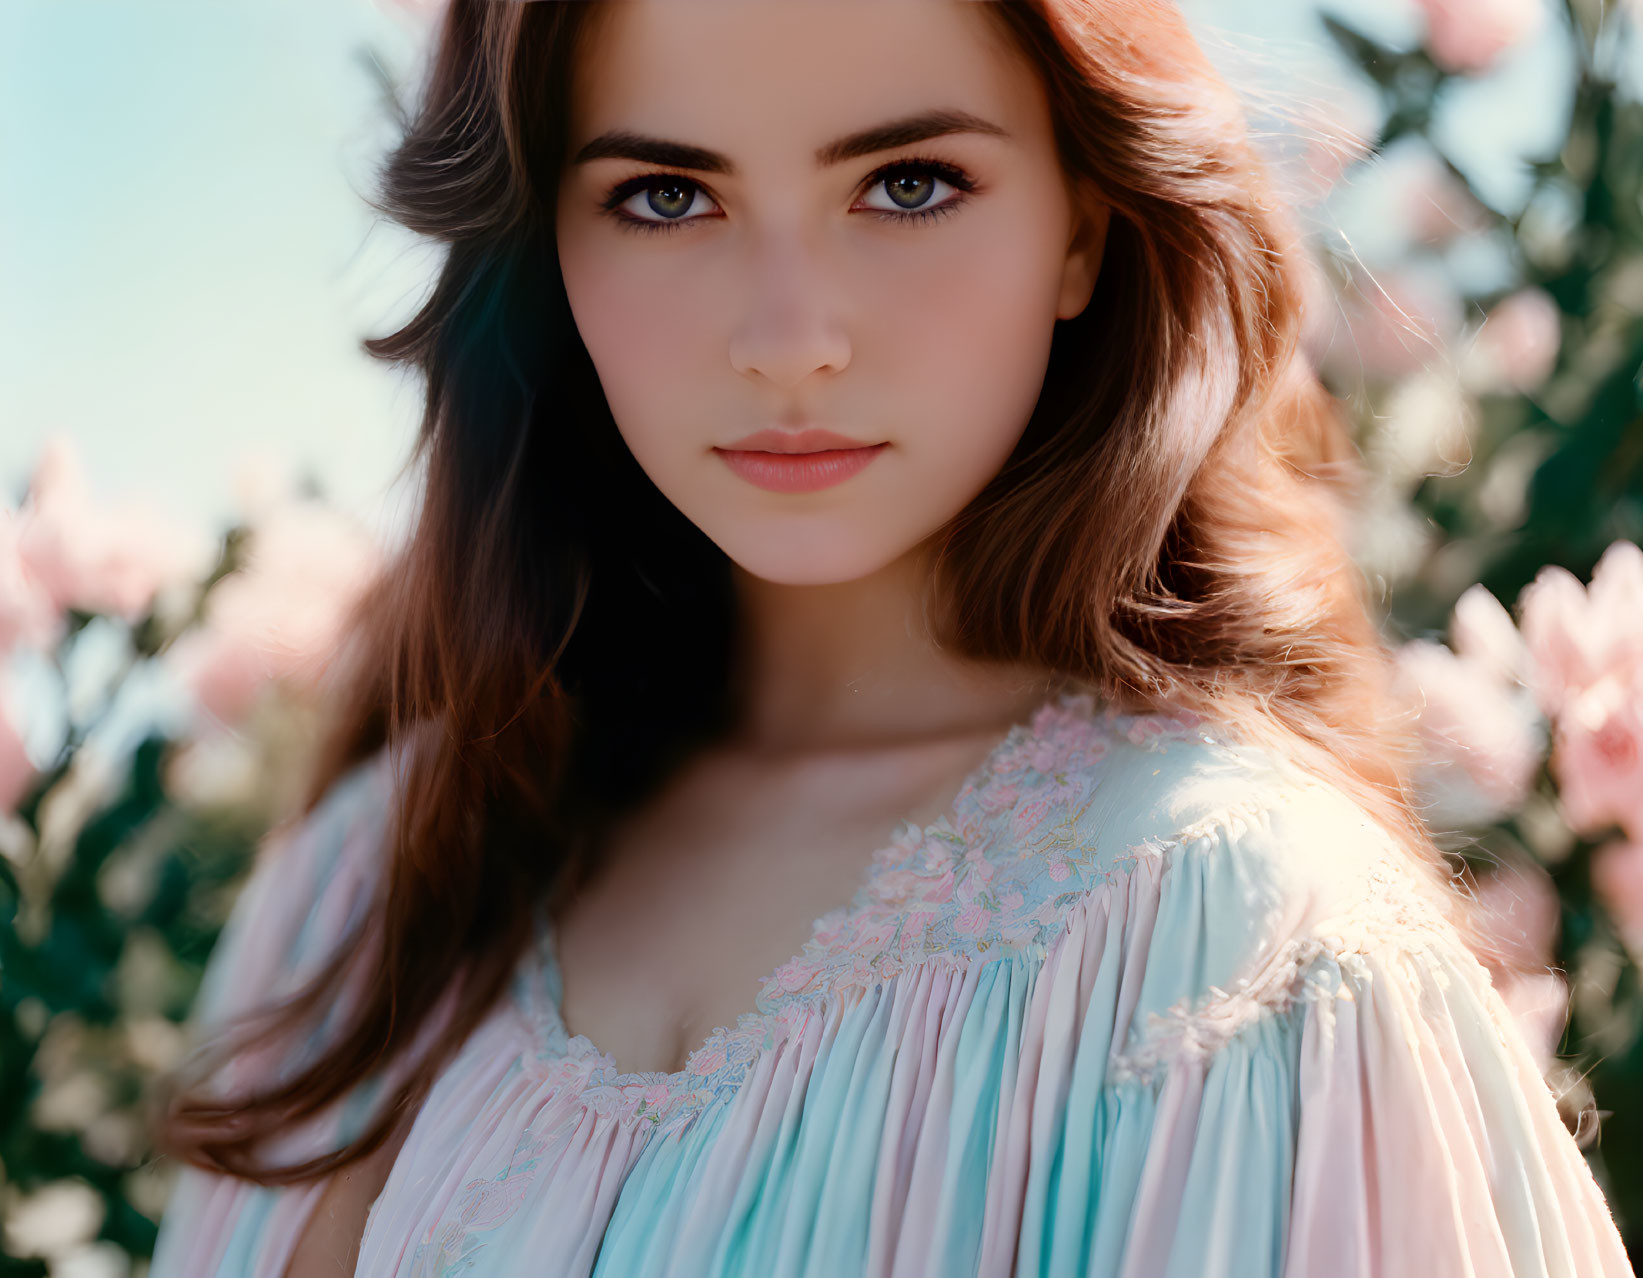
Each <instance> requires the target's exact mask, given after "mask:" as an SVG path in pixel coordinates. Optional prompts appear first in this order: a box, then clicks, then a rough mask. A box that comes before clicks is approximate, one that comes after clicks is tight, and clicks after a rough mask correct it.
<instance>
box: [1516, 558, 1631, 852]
mask: <svg viewBox="0 0 1643 1278" xmlns="http://www.w3.org/2000/svg"><path fill="white" fill-rule="evenodd" d="M1518 606H1519V610H1520V612H1521V614H1522V618H1523V635H1524V639H1525V641H1526V642H1527V645H1528V650H1529V665H1530V678H1531V683H1532V685H1533V687H1534V690H1535V695H1536V697H1537V698H1538V700H1539V702H1540V704H1541V706H1542V707H1543V708H1544V709H1545V710H1546V712H1547V713H1548V714H1549V715H1551V716H1552V717H1553V719H1554V722H1555V725H1556V728H1555V738H1554V746H1553V751H1552V771H1553V774H1554V775H1555V776H1556V777H1557V781H1558V789H1559V797H1560V798H1561V800H1562V802H1563V808H1564V815H1565V816H1566V817H1567V819H1568V821H1569V823H1570V825H1571V826H1573V827H1574V828H1575V829H1576V830H1577V831H1581V832H1584V833H1593V832H1596V831H1599V830H1602V829H1603V828H1605V827H1607V826H1608V825H1610V824H1618V825H1620V826H1621V827H1622V828H1623V829H1625V830H1626V831H1627V832H1628V833H1629V834H1631V835H1632V837H1634V838H1635V837H1638V836H1639V835H1643V550H1639V549H1638V547H1637V546H1635V545H1633V544H1632V543H1631V542H1626V541H1617V542H1615V543H1614V544H1612V545H1611V546H1610V547H1609V548H1608V549H1607V550H1606V551H1604V552H1603V557H1602V558H1601V559H1599V560H1598V563H1597V567H1596V568H1595V569H1594V570H1593V572H1592V581H1591V585H1590V586H1589V587H1585V588H1583V587H1582V586H1581V584H1580V582H1579V581H1578V580H1577V579H1576V578H1575V576H1574V575H1573V574H1572V573H1570V572H1568V571H1567V570H1566V569H1563V568H1559V567H1556V566H1548V567H1546V568H1543V569H1541V570H1540V572H1539V573H1538V574H1537V575H1536V577H1535V579H1534V581H1532V582H1531V583H1530V584H1529V585H1528V587H1526V588H1525V590H1524V592H1523V594H1522V596H1521V597H1520V599H1519V604H1518Z"/></svg>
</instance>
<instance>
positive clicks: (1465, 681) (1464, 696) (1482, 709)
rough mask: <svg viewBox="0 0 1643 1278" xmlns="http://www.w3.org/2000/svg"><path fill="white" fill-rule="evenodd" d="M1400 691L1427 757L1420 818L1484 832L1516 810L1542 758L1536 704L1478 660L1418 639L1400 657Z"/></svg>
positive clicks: (1543, 742)
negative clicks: (1415, 720)
mask: <svg viewBox="0 0 1643 1278" xmlns="http://www.w3.org/2000/svg"><path fill="white" fill-rule="evenodd" d="M1396 677H1397V683H1398V687H1399V690H1400V692H1401V693H1402V695H1403V696H1404V698H1405V699H1406V701H1407V703H1408V704H1410V705H1412V706H1414V707H1415V710H1416V714H1417V716H1418V723H1419V728H1420V735H1421V741H1422V743H1423V745H1424V747H1425V750H1426V757H1425V761H1424V766H1423V771H1422V774H1421V789H1422V791H1423V800H1424V803H1425V809H1424V815H1425V816H1426V817H1427V819H1428V821H1430V822H1432V823H1433V824H1435V825H1451V824H1452V825H1462V826H1465V825H1481V824H1484V823H1486V822H1488V821H1492V820H1496V819H1497V818H1499V817H1500V816H1501V815H1503V814H1505V813H1507V812H1510V811H1513V810H1514V809H1516V808H1517V807H1519V806H1520V805H1521V804H1522V802H1523V800H1524V798H1525V797H1526V796H1527V794H1528V791H1529V787H1530V786H1531V785H1532V784H1533V781H1534V777H1535V773H1536V771H1537V770H1538V768H1539V766H1540V761H1541V759H1542V758H1543V757H1544V754H1545V738H1544V732H1543V729H1542V726H1541V722H1540V717H1539V715H1538V714H1537V713H1536V708H1535V704H1534V699H1533V696H1532V695H1531V694H1530V693H1529V692H1528V690H1527V689H1525V688H1523V687H1521V686H1519V685H1515V684H1511V683H1508V682H1505V681H1503V680H1501V679H1499V678H1497V677H1496V676H1495V673H1494V671H1493V670H1492V669H1491V667H1490V666H1488V665H1487V664H1485V663H1484V662H1483V661H1481V660H1475V659H1468V658H1466V657H1462V656H1459V655H1457V654H1456V653H1454V652H1451V651H1450V650H1449V649H1448V648H1446V647H1445V646H1444V645H1443V644H1440V643H1433V642H1431V641H1430V640H1425V639H1416V640H1412V641H1411V642H1409V643H1407V644H1405V645H1403V647H1402V648H1401V649H1399V651H1398V659H1397V670H1396Z"/></svg>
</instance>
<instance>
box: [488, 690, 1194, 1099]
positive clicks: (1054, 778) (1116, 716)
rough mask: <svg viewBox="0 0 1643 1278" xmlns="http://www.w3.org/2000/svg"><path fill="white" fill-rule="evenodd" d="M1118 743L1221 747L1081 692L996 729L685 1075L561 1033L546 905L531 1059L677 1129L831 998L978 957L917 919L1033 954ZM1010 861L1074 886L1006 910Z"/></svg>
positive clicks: (528, 982) (1001, 948) (526, 990)
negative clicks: (946, 794)
mask: <svg viewBox="0 0 1643 1278" xmlns="http://www.w3.org/2000/svg"><path fill="white" fill-rule="evenodd" d="M1115 736H1116V737H1119V738H1122V739H1124V740H1127V741H1129V742H1130V743H1131V744H1133V745H1136V746H1140V747H1141V748H1144V749H1163V748H1165V746H1166V744H1167V743H1168V742H1170V741H1176V740H1183V739H1201V740H1204V741H1210V742H1213V741H1215V740H1216V739H1217V738H1215V737H1212V736H1210V735H1209V734H1207V733H1205V732H1204V731H1203V729H1202V720H1200V719H1199V718H1198V717H1197V716H1195V715H1192V714H1190V713H1188V712H1184V711H1178V712H1176V713H1174V714H1162V713H1157V712H1152V713H1138V714H1125V713H1120V712H1118V711H1117V710H1116V709H1115V708H1114V707H1112V706H1107V705H1101V706H1098V705H1097V703H1096V700H1095V697H1094V695H1093V694H1092V693H1090V692H1076V691H1075V692H1062V693H1060V694H1057V695H1056V696H1053V697H1052V698H1050V699H1049V700H1048V701H1046V702H1044V703H1043V704H1041V705H1040V706H1039V707H1038V708H1037V709H1036V710H1035V711H1034V712H1033V713H1032V715H1031V716H1030V717H1029V718H1028V720H1027V721H1026V722H1024V723H1017V724H1015V725H1014V726H1013V727H1011V728H1010V729H1009V731H1008V732H1006V733H1005V734H1004V736H1003V737H1002V738H1001V739H1000V740H999V741H998V743H997V744H996V745H995V746H994V747H993V748H992V750H991V751H989V753H988V754H987V756H986V758H985V759H983V760H982V762H981V763H980V764H979V765H978V766H977V767H976V768H975V769H973V770H972V771H971V772H970V774H969V775H968V777H966V779H965V780H964V782H963V783H962V784H961V785H960V787H959V790H958V793H957V794H956V795H955V797H954V799H953V801H952V803H951V804H949V806H948V809H947V811H946V812H944V813H943V814H942V815H940V816H938V817H937V818H936V819H935V820H934V821H932V822H930V823H929V824H928V825H924V826H920V825H918V824H917V823H916V822H914V821H912V820H910V819H903V820H902V822H901V823H900V824H899V825H898V826H897V828H896V830H895V833H894V834H893V836H892V837H891V840H890V842H889V843H888V844H886V845H885V846H884V847H882V848H880V849H879V850H878V851H876V852H875V853H874V854H873V856H872V858H871V859H870V861H869V863H868V866H867V869H866V871H865V872H864V874H863V875H862V876H861V878H860V879H859V880H858V883H857V886H856V888H855V891H854V892H853V894H852V896H851V898H850V900H849V901H848V902H847V903H845V904H844V905H841V906H839V907H837V908H835V909H833V910H831V911H829V912H828V913H826V914H823V915H821V916H820V917H819V918H817V919H815V920H814V921H813V922H812V924H811V929H810V936H809V939H808V940H807V941H806V942H805V944H804V948H803V949H802V950H801V951H800V952H799V953H798V954H796V955H794V956H793V957H792V958H790V959H788V960H787V961H786V962H784V963H782V964H780V965H779V966H778V967H777V968H776V969H775V970H774V971H772V972H771V973H770V974H769V975H768V976H766V977H765V978H764V979H763V980H762V981H761V982H760V985H759V990H758V993H757V995H756V996H755V999H754V1006H753V1009H752V1010H750V1011H746V1012H743V1013H741V1015H740V1016H739V1017H738V1018H737V1020H736V1022H735V1023H734V1024H732V1025H728V1026H719V1027H717V1028H715V1029H714V1030H713V1032H712V1033H711V1034H709V1035H708V1037H707V1038H706V1040H704V1041H703V1042H702V1043H701V1044H699V1045H698V1046H697V1047H696V1048H695V1049H694V1050H693V1051H692V1052H691V1053H690V1055H689V1056H688V1057H687V1058H686V1061H685V1065H684V1068H682V1069H679V1070H674V1071H666V1070H640V1071H630V1072H622V1071H619V1070H618V1069H617V1067H616V1062H615V1060H614V1059H613V1058H612V1057H611V1056H610V1055H608V1054H607V1053H606V1052H604V1051H603V1050H602V1049H600V1048H599V1047H598V1046H597V1045H596V1044H595V1043H594V1042H593V1041H592V1040H591V1039H589V1038H588V1037H587V1036H586V1035H584V1034H571V1033H570V1032H569V1031H568V1030H567V1028H566V1026H565V1023H564V1021H563V1019H562V1018H561V1015H560V1013H559V999H560V998H561V997H562V994H563V984H562V978H561V976H560V971H559V966H558V960H557V953H556V948H555V943H554V935H553V927H552V924H551V921H550V919H549V917H548V914H547V911H546V910H545V909H543V910H540V911H539V912H538V916H537V919H538V924H537V942H536V945H535V946H534V947H533V950H532V951H531V953H530V954H529V956H528V961H527V962H526V963H525V964H523V965H522V966H521V969H520V971H519V972H518V973H517V974H516V977H515V986H514V999H515V1004H516V1007H517V1008H518V1009H519V1010H520V1011H521V1012H523V1014H524V1016H525V1018H526V1020H527V1022H528V1025H527V1028H528V1030H529V1038H530V1040H531V1046H532V1048H533V1053H531V1054H528V1055H527V1064H528V1065H529V1066H530V1067H531V1068H534V1069H535V1070H537V1071H539V1072H541V1073H545V1074H546V1075H547V1076H548V1077H549V1078H550V1079H551V1080H552V1081H554V1082H556V1083H557V1084H559V1085H562V1086H564V1087H565V1088H567V1089H569V1090H570V1092H571V1093H572V1094H573V1095H574V1096H575V1097H576V1098H577V1099H579V1100H580V1101H581V1102H582V1103H583V1104H585V1105H587V1106H588V1107H589V1108H591V1109H593V1110H595V1111H596V1112H598V1113H600V1114H602V1115H613V1116H615V1117H617V1118H619V1119H621V1120H623V1121H631V1122H644V1123H648V1124H650V1125H652V1126H653V1127H655V1128H657V1129H661V1130H672V1129H673V1128H675V1127H677V1126H680V1125H682V1124H684V1123H687V1122H689V1121H690V1120H691V1119H692V1118H693V1117H694V1116H695V1114H697V1113H698V1112H699V1111H701V1110H702V1109H704V1108H705V1107H706V1106H708V1105H709V1104H711V1103H713V1102H714V1101H716V1100H718V1099H721V1098H723V1099H728V1098H729V1097H730V1096H733V1095H734V1094H735V1092H736V1091H738V1090H739V1089H740V1087H741V1085H742V1083H743V1082H744V1081H745V1079H746V1077H747V1074H748V1072H749V1070H750V1068H751V1066H752V1063H753V1062H754V1060H755V1059H756V1058H757V1057H758V1056H759V1055H760V1054H761V1053H762V1052H765V1051H770V1050H773V1049H774V1048H776V1047H777V1046H779V1045H780V1044H782V1043H784V1042H786V1041H788V1040H789V1039H791V1038H792V1037H794V1036H795V1035H796V1034H797V1033H799V1032H800V1031H802V1030H803V1028H804V1027H805V1025H806V1024H807V1023H808V1021H809V1019H810V1018H811V1016H813V1015H814V1014H815V1013H816V1012H817V1011H818V1010H819V1009H820V1008H821V1007H822V1006H823V1004H824V1003H825V1002H826V1000H827V999H828V998H830V997H836V996H838V995H842V994H843V993H845V992H846V991H850V990H857V989H867V988H869V987H872V986H874V985H877V984H881V983H884V982H887V981H889V980H891V979H893V978H894V977H895V976H896V975H897V974H898V973H899V972H901V971H903V970H905V969H907V968H909V967H913V966H929V965H941V966H950V967H954V968H963V967H966V966H968V964H969V963H970V962H972V961H974V958H975V957H976V956H975V954H974V953H972V952H970V951H969V950H964V949H958V950H954V949H947V948H941V947H939V946H936V947H934V948H930V942H929V940H928V936H927V932H926V926H927V924H928V923H929V922H931V921H933V920H934V919H935V918H936V917H938V916H940V915H943V914H945V915H946V916H948V918H949V919H950V920H951V922H952V924H953V926H954V928H955V930H956V931H957V932H959V933H961V934H963V935H966V936H970V937H973V938H974V945H973V949H974V950H975V951H979V952H986V951H990V950H992V951H997V952H999V953H1009V952H1021V951H1024V950H1028V949H1032V948H1034V947H1035V946H1036V947H1037V949H1038V950H1042V949H1043V947H1044V946H1045V944H1047V940H1046V938H1047V934H1048V933H1049V931H1050V929H1051V928H1053V927H1054V925H1055V924H1056V923H1057V922H1062V921H1064V917H1065V914H1066V912H1067V911H1068V910H1069V909H1071V908H1072V906H1073V905H1074V904H1075V903H1076V901H1077V899H1079V897H1081V896H1082V895H1083V894H1084V893H1085V892H1086V891H1087V890H1088V886H1089V884H1090V883H1092V882H1093V881H1095V880H1096V879H1098V878H1101V877H1104V875H1103V874H1102V873H1101V871H1100V868H1099V867H1098V866H1097V865H1096V864H1095V859H1094V857H1093V855H1092V854H1091V851H1090V850H1085V849H1081V848H1079V847H1078V846H1076V841H1075V840H1074V839H1073V837H1072V835H1071V828H1072V824H1073V822H1074V821H1075V820H1076V818H1077V816H1078V815H1079V814H1080V813H1081V812H1082V811H1083V809H1084V806H1085V805H1084V803H1083V802H1082V800H1083V797H1084V792H1085V790H1086V789H1087V788H1088V785H1089V783H1090V781H1091V779H1092V771H1093V770H1092V768H1091V766H1090V765H1092V764H1094V763H1095V762H1096V761H1098V760H1099V759H1100V757H1101V756H1102V755H1103V754H1104V753H1105V752H1106V750H1107V748H1108V746H1109V743H1110V742H1111V740H1112V739H1113V738H1114V737H1115ZM1047 823H1048V824H1047ZM1001 834H1002V835H1003V836H1004V837H1003V838H1000V837H999V836H1000V835H1001ZM1007 855H1014V856H1016V857H1035V858H1042V859H1043V860H1044V861H1045V862H1046V863H1047V864H1048V872H1049V875H1050V877H1051V879H1053V880H1056V881H1060V880H1068V889H1069V890H1068V891H1067V892H1065V893H1060V894H1057V895H1056V896H1055V897H1053V898H1052V899H1051V900H1050V901H1047V902H1045V903H1044V905H1043V906H1041V907H1040V908H1039V909H1037V910H1036V911H1033V912H1032V913H1030V914H1027V915H1026V916H1025V917H1010V916H1011V912H1012V911H1018V910H1019V909H1020V908H1021V906H1022V905H1023V904H1024V902H1023V901H1022V900H1021V899H1020V897H1021V894H1020V893H1019V892H1009V893H1004V894H1003V895H1002V896H1001V895H999V894H998V893H996V892H995V891H994V889H993V886H992V882H993V879H994V877H995V874H996V871H997V870H998V869H999V868H1000V865H1001V859H1002V858H1003V857H1004V856H1007ZM1005 920H1008V922H1005Z"/></svg>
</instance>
